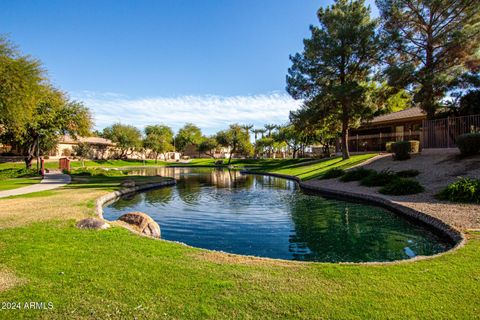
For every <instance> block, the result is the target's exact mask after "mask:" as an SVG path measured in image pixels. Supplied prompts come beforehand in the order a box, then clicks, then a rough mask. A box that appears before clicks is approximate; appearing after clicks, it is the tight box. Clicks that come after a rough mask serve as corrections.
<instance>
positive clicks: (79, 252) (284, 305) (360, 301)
mask: <svg viewBox="0 0 480 320" xmlns="http://www.w3.org/2000/svg"><path fill="white" fill-rule="evenodd" d="M470 238H471V239H470V242H469V244H468V245H467V246H466V247H464V248H462V249H460V250H458V251H456V252H453V253H450V254H446V255H444V256H441V257H438V258H435V259H431V260H424V261H418V262H413V263H412V262H411V263H408V262H407V263H400V264H396V265H395V264H390V265H348V264H347V265H346V264H343V265H340V264H322V263H309V264H302V263H286V262H283V263H277V262H275V261H268V260H260V259H251V258H244V259H241V258H237V257H232V256H227V257H231V259H230V260H229V258H222V259H219V257H218V256H219V254H217V253H210V252H205V251H202V250H200V249H194V248H189V247H185V246H183V245H180V244H175V243H170V242H164V241H157V240H153V239H147V238H144V237H140V236H137V235H135V234H132V233H130V232H129V231H127V230H124V229H122V228H119V227H115V228H111V229H109V230H105V231H99V232H97V231H85V230H78V229H76V228H75V227H74V226H73V221H62V222H50V223H48V224H45V223H43V224H39V223H36V224H33V225H30V226H27V227H21V228H13V229H7V230H3V231H2V233H1V234H0V245H1V248H2V249H1V250H0V260H1V261H3V268H4V269H6V270H9V271H10V272H13V274H14V276H15V279H17V281H16V282H17V283H19V284H18V285H16V286H14V287H13V288H10V289H9V290H6V291H3V292H0V301H22V302H23V301H45V302H52V303H53V305H54V308H53V309H52V310H48V311H38V310H21V311H16V310H6V311H5V310H2V311H1V312H2V313H1V314H2V315H1V317H2V319H21V318H45V319H65V318H84V319H89V318H97V319H108V318H116V319H135V318H138V319H142V318H150V319H160V318H167V319H169V318H170V319H201V318H215V319H232V318H236V319H239V318H240V319H259V318H264V319H272V318H286V319H287V318H303V319H318V318H335V319H356V318H365V319H378V318H384V319H387V318H388V319H406V318H422V319H445V318H457V319H474V318H476V317H478V314H479V311H480V310H479V306H480V298H479V297H480V285H479V284H480V255H479V254H478V252H479V250H480V235H479V234H471V235H470ZM11 282H14V281H12V280H11Z"/></svg>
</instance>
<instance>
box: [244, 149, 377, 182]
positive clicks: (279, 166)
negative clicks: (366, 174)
mask: <svg viewBox="0 0 480 320" xmlns="http://www.w3.org/2000/svg"><path fill="white" fill-rule="evenodd" d="M374 156H376V154H374V153H369V154H361V155H353V156H351V157H350V159H348V160H343V159H342V158H341V157H335V158H330V159H327V160H319V161H314V162H313V163H312V162H309V163H298V162H292V163H290V162H288V160H286V161H287V162H281V163H272V164H264V165H260V166H259V167H256V168H254V170H253V171H264V172H270V173H278V174H285V175H290V176H297V177H299V178H300V179H302V180H309V179H315V178H319V177H321V176H322V175H323V174H324V173H325V172H326V171H328V170H330V169H332V168H340V169H348V168H350V167H352V166H354V165H357V164H360V163H362V162H364V161H365V160H368V159H371V158H373V157H374Z"/></svg>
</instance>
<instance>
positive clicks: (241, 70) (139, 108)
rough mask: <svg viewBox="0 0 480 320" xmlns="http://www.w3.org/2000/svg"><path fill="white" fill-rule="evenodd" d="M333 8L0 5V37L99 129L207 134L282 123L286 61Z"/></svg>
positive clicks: (283, 0) (287, 0)
mask: <svg viewBox="0 0 480 320" xmlns="http://www.w3.org/2000/svg"><path fill="white" fill-rule="evenodd" d="M331 2H332V1H327V0H325V1H313V0H236V1H234V0H205V1H198V0H197V1H194V0H191V1H186V0H163V1H160V0H158V1H133V0H132V1H120V0H116V1H107V0H102V1H90V0H82V1H79V0H78V1H74V0H69V1H18V0H2V1H1V3H0V33H3V34H7V35H8V36H9V38H10V39H11V40H12V41H14V42H15V43H17V44H18V45H19V46H20V48H21V49H22V51H23V52H24V53H28V54H31V55H32V56H34V57H36V58H39V59H41V60H42V61H43V63H44V65H45V67H46V68H47V70H48V71H49V75H50V77H51V79H52V81H53V83H54V84H55V85H56V86H58V87H60V88H62V89H63V90H65V91H67V92H68V93H69V94H70V95H71V96H72V97H73V98H75V99H79V100H82V101H84V102H85V103H86V105H87V106H89V107H90V108H91V109H92V111H93V113H94V116H95V120H96V126H97V128H103V127H105V126H107V125H109V124H111V123H113V122H117V121H121V122H122V123H129V124H134V125H136V126H138V127H140V128H141V127H143V126H145V125H147V124H151V123H165V124H168V125H171V126H172V127H173V128H175V129H178V127H180V126H181V125H182V124H183V123H185V122H187V121H191V122H194V123H198V124H199V125H200V126H201V127H202V128H203V129H204V131H205V132H206V133H213V132H215V131H217V130H219V129H222V128H224V127H226V126H227V125H228V124H229V123H233V122H241V123H253V124H255V125H257V126H261V125H262V124H264V123H282V122H286V121H287V120H288V111H289V110H291V109H294V108H296V107H297V106H298V102H297V101H293V100H292V99H290V98H289V97H288V95H287V94H286V93H285V74H286V71H287V69H288V67H289V65H290V62H289V60H288V56H289V54H293V53H295V52H297V51H300V50H301V49H302V39H303V38H304V37H306V36H308V34H309V31H308V26H309V25H310V24H315V23H316V21H317V20H316V15H315V13H316V10H317V9H318V8H319V7H320V6H325V5H327V4H330V3H331ZM370 3H372V1H370Z"/></svg>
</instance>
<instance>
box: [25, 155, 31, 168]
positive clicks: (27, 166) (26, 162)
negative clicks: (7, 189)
mask: <svg viewBox="0 0 480 320" xmlns="http://www.w3.org/2000/svg"><path fill="white" fill-rule="evenodd" d="M32 161H33V157H32V156H26V157H25V168H27V169H31V168H32Z"/></svg>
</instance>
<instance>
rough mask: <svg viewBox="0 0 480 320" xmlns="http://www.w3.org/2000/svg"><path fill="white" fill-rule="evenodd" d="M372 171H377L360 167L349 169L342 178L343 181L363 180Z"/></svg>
mask: <svg viewBox="0 0 480 320" xmlns="http://www.w3.org/2000/svg"><path fill="white" fill-rule="evenodd" d="M372 172H375V171H374V170H370V169H365V168H358V169H354V170H350V171H347V172H346V173H345V174H344V175H343V176H342V177H341V178H340V180H341V181H343V182H349V181H358V180H362V179H363V178H365V177H366V176H368V175H369V174H371V173H372Z"/></svg>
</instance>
